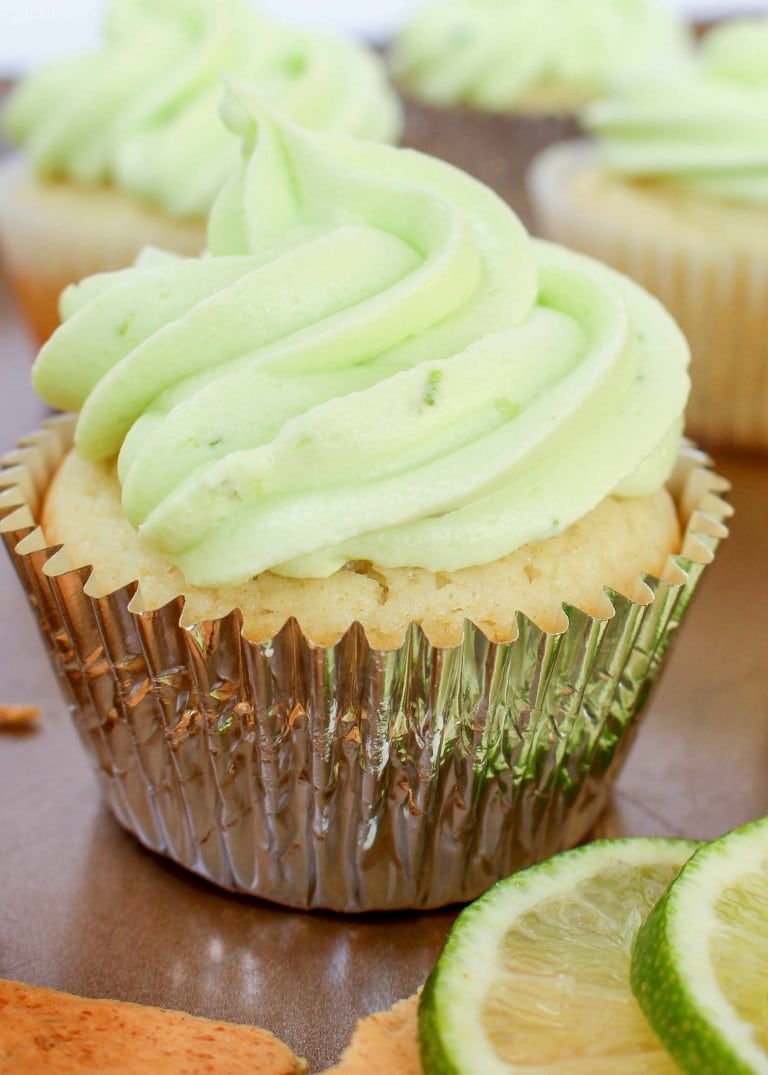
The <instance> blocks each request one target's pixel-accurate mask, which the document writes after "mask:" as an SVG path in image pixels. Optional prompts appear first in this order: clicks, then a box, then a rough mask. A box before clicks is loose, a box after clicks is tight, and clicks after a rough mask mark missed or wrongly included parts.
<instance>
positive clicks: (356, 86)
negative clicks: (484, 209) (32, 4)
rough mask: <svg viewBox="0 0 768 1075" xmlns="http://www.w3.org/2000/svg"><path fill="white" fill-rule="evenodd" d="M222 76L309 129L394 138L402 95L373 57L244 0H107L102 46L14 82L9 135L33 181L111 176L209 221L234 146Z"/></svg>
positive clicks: (128, 188) (139, 193) (171, 209)
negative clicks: (270, 17)
mask: <svg viewBox="0 0 768 1075" xmlns="http://www.w3.org/2000/svg"><path fill="white" fill-rule="evenodd" d="M222 72H225V73H226V74H227V75H228V76H231V77H235V78H238V79H241V80H243V81H244V82H249V83H252V84H253V85H254V86H255V87H258V91H259V94H260V95H261V96H262V97H263V98H264V99H265V100H267V101H269V102H270V103H271V104H272V105H273V106H275V107H278V108H280V109H281V111H283V112H285V114H286V115H287V116H288V117H290V118H291V119H292V120H293V121H294V122H296V123H299V124H302V125H304V126H307V127H310V128H313V129H317V130H324V131H329V132H339V133H343V134H349V135H353V136H355V137H363V138H370V139H373V140H380V141H392V142H396V141H397V139H398V138H399V135H400V131H401V113H400V105H399V102H398V100H397V97H396V95H395V94H394V93H393V91H392V90H391V88H390V87H389V85H388V83H387V79H386V74H385V71H384V67H383V64H382V62H381V61H380V60H379V58H378V57H377V56H375V55H374V54H373V53H372V52H369V51H368V50H366V49H364V48H362V47H361V46H358V45H356V44H353V43H352V42H347V41H342V40H339V39H334V38H331V37H326V36H324V35H322V34H317V33H313V32H309V31H305V30H300V29H295V28H292V27H288V26H280V25H277V24H274V23H271V22H268V21H266V20H265V19H263V18H262V17H261V16H260V15H258V14H257V13H256V12H255V10H254V9H253V7H252V6H251V4H250V3H249V2H248V0H113V2H112V4H111V6H110V9H109V13H108V17H107V21H106V26H105V34H104V41H103V45H102V47H101V48H100V49H99V50H98V51H96V52H94V53H90V54H87V55H81V56H75V57H72V58H69V59H66V60H64V61H62V62H57V63H54V64H51V65H49V66H47V67H44V68H42V69H40V70H39V71H37V72H35V73H34V74H32V75H31V76H30V77H29V78H28V79H26V80H25V81H24V82H23V83H21V85H20V86H19V87H18V88H17V89H16V90H15V91H14V92H13V93H12V94H11V97H10V101H9V103H8V107H7V109H6V113H5V127H6V132H7V134H8V135H9V137H10V138H11V139H12V140H13V141H16V142H19V143H21V144H23V145H25V146H26V147H27V149H28V151H29V153H30V156H31V160H32V163H33V166H34V168H35V171H36V173H37V174H38V175H40V176H42V177H45V178H58V177H64V178H68V179H72V180H75V181H77V182H82V183H102V182H112V183H114V184H115V185H116V186H117V187H119V188H120V189H121V190H123V191H125V192H126V193H129V194H131V195H133V196H136V197H138V198H140V199H142V200H146V201H147V202H149V203H152V204H155V205H158V206H160V207H161V208H162V209H164V210H165V211H166V212H168V213H171V214H172V215H173V216H176V217H193V218H204V217H206V216H207V214H208V211H209V210H210V207H211V204H212V202H213V200H214V197H215V196H216V194H217V193H218V191H219V189H220V188H221V186H222V185H223V183H224V182H225V180H226V178H227V176H228V175H229V174H230V172H231V171H232V169H233V167H234V166H235V164H236V162H237V155H238V148H239V147H238V145H237V142H236V141H235V140H234V139H233V138H232V137H231V135H230V134H229V133H228V132H227V130H226V129H225V128H224V126H223V125H222V123H221V121H220V119H219V115H218V109H219V102H220V100H221V96H222V90H223V87H222V79H221V75H222Z"/></svg>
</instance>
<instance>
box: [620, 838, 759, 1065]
mask: <svg viewBox="0 0 768 1075" xmlns="http://www.w3.org/2000/svg"><path fill="white" fill-rule="evenodd" d="M631 977H632V988H633V989H634V991H635V995H636V996H637V998H638V1000H639V1002H640V1004H641V1006H642V1008H643V1010H644V1011H645V1013H646V1015H647V1017H648V1019H649V1021H650V1022H651V1023H652V1024H653V1026H654V1027H655V1029H656V1032H657V1033H658V1035H659V1037H660V1038H661V1039H662V1040H663V1042H664V1044H665V1045H666V1047H667V1049H668V1050H669V1052H670V1053H671V1054H672V1056H674V1057H675V1059H676V1060H677V1062H678V1064H679V1065H680V1067H681V1068H682V1069H683V1071H687V1072H695V1073H696V1075H714V1073H717V1075H731V1073H734V1075H755V1073H758V1072H759V1073H761V1075H762V1073H764V1072H765V1073H768V818H763V819H762V820H760V821H755V822H752V823H751V824H749V825H745V826H744V827H743V828H741V829H736V830H735V831H734V832H730V833H728V834H727V835H726V836H723V837H722V838H721V839H719V840H715V841H714V843H711V844H706V845H705V846H704V847H702V848H701V850H700V851H698V852H697V853H696V855H695V856H694V857H693V858H692V859H691V861H690V862H689V863H688V865H687V866H686V867H685V869H684V870H683V871H682V873H681V874H680V876H679V877H678V878H677V880H676V881H675V883H674V884H673V885H672V886H671V888H670V889H669V892H668V893H667V894H666V896H664V898H663V899H662V900H661V901H660V903H659V905H658V907H657V908H656V909H655V910H654V911H653V913H652V914H651V915H650V917H649V918H648V921H647V922H646V923H645V925H644V927H643V928H642V929H641V930H640V933H639V936H638V939H637V944H636V947H635V953H634V956H633V960H632V974H631Z"/></svg>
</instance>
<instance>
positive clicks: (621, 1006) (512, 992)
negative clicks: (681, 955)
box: [419, 839, 697, 1075]
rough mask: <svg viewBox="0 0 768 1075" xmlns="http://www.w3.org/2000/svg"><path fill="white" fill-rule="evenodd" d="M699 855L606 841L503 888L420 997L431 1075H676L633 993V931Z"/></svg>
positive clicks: (662, 845) (458, 936)
mask: <svg viewBox="0 0 768 1075" xmlns="http://www.w3.org/2000/svg"><path fill="white" fill-rule="evenodd" d="M696 847H697V845H696V844H693V843H689V842H688V841H682V840H663V839H652V840H651V839H648V840H646V839H635V840H605V841H600V842H597V843H593V844H589V845H588V846H587V847H582V848H578V849H577V850H575V851H568V852H565V853H564V854H562V855H557V856H556V857H555V858H553V859H550V860H549V861H548V862H545V863H542V865H540V866H534V867H532V868H531V869H529V870H525V871H523V872H522V873H518V874H515V875H514V876H513V877H510V878H507V880H505V881H501V882H499V884H497V885H496V886H495V887H494V888H492V889H491V891H490V892H488V893H487V894H486V895H485V896H483V897H482V898H481V899H479V900H478V901H477V902H476V903H474V904H472V905H471V906H470V907H468V908H467V909H466V910H465V911H463V912H462V914H461V915H460V916H459V918H458V919H457V921H456V924H455V925H454V927H453V930H452V931H451V934H450V936H449V938H448V941H447V942H446V946H445V948H444V950H443V952H442V954H441V956H440V959H439V960H438V962H437V965H436V967H435V969H434V971H433V972H432V974H431V976H430V978H429V979H428V981H427V984H426V986H425V987H424V992H423V994H422V999H421V1003H420V1005H419V1038H420V1044H421V1055H422V1064H423V1066H424V1071H425V1072H426V1075H478V1073H482V1075H496V1073H499V1075H502V1073H503V1075H515V1073H518V1072H520V1073H522V1072H525V1073H526V1075H555V1073H557V1075H577V1073H578V1075H608V1073H609V1072H610V1075H624V1073H626V1075H639V1073H640V1072H642V1073H643V1075H666V1073H669V1075H673V1073H674V1075H679V1069H678V1068H677V1067H676V1065H675V1064H673V1063H672V1061H671V1060H670V1059H669V1057H668V1055H667V1053H666V1051H665V1050H664V1049H663V1047H662V1046H661V1044H660V1043H659V1040H658V1038H657V1037H656V1035H655V1034H654V1033H653V1031H652V1030H651V1028H650V1026H649V1025H648V1022H647V1021H646V1019H645V1018H644V1016H643V1013H642V1011H641V1010H640V1007H639V1005H638V1004H637V1002H636V1001H635V999H634V997H633V996H632V990H631V988H630V984H629V973H630V961H631V953H632V945H633V943H634V940H635V937H636V935H637V931H638V930H639V928H640V926H641V924H642V923H643V922H644V921H645V919H646V917H647V915H648V914H649V913H650V911H651V908H652V907H653V905H654V904H655V903H656V901H657V900H658V899H659V898H660V896H661V894H662V893H663V892H664V890H665V889H666V888H667V886H668V885H669V883H670V882H671V881H672V879H673V878H674V877H675V876H676V875H677V873H678V871H679V870H680V867H681V866H682V865H683V863H684V862H685V861H686V860H687V859H688V858H689V857H690V855H691V854H692V853H693V852H694V850H695V849H696Z"/></svg>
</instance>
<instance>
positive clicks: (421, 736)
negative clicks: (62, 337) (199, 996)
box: [0, 420, 730, 911]
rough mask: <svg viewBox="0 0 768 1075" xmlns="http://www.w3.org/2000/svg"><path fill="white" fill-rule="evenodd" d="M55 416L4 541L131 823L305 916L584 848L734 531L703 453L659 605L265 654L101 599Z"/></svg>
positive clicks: (684, 497) (618, 601)
mask: <svg viewBox="0 0 768 1075" xmlns="http://www.w3.org/2000/svg"><path fill="white" fill-rule="evenodd" d="M72 429H73V423H72V421H71V420H55V421H53V422H52V423H50V424H49V426H48V428H47V430H46V431H44V432H43V433H39V434H35V435H33V436H31V437H29V438H27V439H26V440H25V441H23V442H22V443H21V445H20V447H19V449H18V450H17V451H16V452H15V453H13V454H12V455H10V456H8V457H7V458H6V459H5V460H4V463H3V469H2V470H0V487H2V489H3V491H2V492H1V493H0V530H1V531H2V533H3V537H4V540H5V543H6V546H7V548H8V550H9V553H10V555H11V558H12V560H13V562H14V564H15V566H16V569H17V572H18V575H19V578H20V579H21V582H22V585H23V586H24V588H25V590H26V592H27V595H28V597H29V600H30V602H31V605H32V608H33V609H34V611H35V614H36V616H37V619H38V622H39V625H40V629H41V632H42V635H43V638H44V640H45V642H46V644H47V646H48V649H49V651H50V654H51V657H52V660H53V664H54V667H55V669H56V672H57V674H58V677H59V680H60V682H61V684H62V687H63V689H64V692H65V695H66V696H67V699H68V701H69V703H70V708H71V712H72V717H73V719H74V722H75V725H76V727H77V729H78V731H79V733H80V737H81V739H82V741H83V744H84V746H85V748H86V750H87V751H88V753H89V755H90V757H91V759H92V761H93V763H94V765H95V769H96V773H97V775H98V778H99V780H100V783H101V787H102V790H103V793H104V796H105V798H106V800H107V802H108V804H109V806H110V807H111V809H112V811H113V812H114V814H115V816H116V817H117V819H118V820H119V822H120V823H121V824H122V825H123V826H124V827H125V828H126V829H128V830H129V831H130V832H132V833H134V834H135V835H136V836H137V837H138V839H139V840H141V842H142V843H143V844H145V845H146V846H147V847H149V848H151V849H152V850H154V851H156V852H159V853H160V854H163V855H167V856H168V857H170V858H171V859H173V860H174V861H175V862H177V863H179V864H181V865H182V866H185V867H187V869H189V870H192V871H193V872H195V873H196V874H199V875H201V876H202V877H205V878H206V879H208V880H209V881H212V882H214V883H215V884H218V885H221V886H223V887H225V888H227V889H232V890H235V891H237V892H242V893H247V894H249V895H252V896H259V897H263V898H265V899H269V900H274V901H277V902H279V903H282V904H287V905H290V906H293V907H297V908H329V909H333V910H336V911H368V910H379V909H389V910H393V909H398V908H427V907H437V906H440V905H443V904H448V903H452V902H457V901H466V900H471V899H473V898H475V897H476V896H478V895H479V894H480V893H481V892H483V891H484V890H485V889H487V888H488V887H489V886H490V885H491V884H492V883H493V882H494V881H496V880H497V879H498V878H500V877H504V876H506V875H508V874H509V873H511V872H512V871H514V870H516V869H518V868H520V867H523V866H527V865H529V864H530V863H532V862H535V861H538V860H541V859H543V858H545V857H546V856H548V855H551V854H553V853H554V852H556V851H558V850H561V849H563V848H565V847H569V846H571V845H573V844H575V843H577V842H578V841H579V840H581V839H583V838H584V837H585V835H586V834H587V833H588V832H589V830H590V827H591V826H592V825H593V823H594V822H595V820H596V819H597V817H598V815H599V813H600V811H601V809H602V808H603V805H604V803H605V801H606V797H607V795H608V793H609V790H610V787H611V784H612V782H613V780H614V778H615V777H616V775H617V773H618V771H619V768H620V766H621V764H622V762H623V760H624V758H625V756H626V753H627V750H628V747H629V745H630V743H631V741H632V738H633V734H634V732H635V730H636V727H637V723H638V717H639V714H640V711H641V710H642V707H643V705H644V703H645V701H646V699H647V697H648V693H649V690H650V688H651V685H652V683H653V682H654V680H655V678H656V676H657V674H658V672H659V668H660V666H661V664H662V661H663V658H664V654H665V652H666V650H667V647H668V645H669V642H670V640H671V639H672V637H673V636H674V633H675V631H676V628H677V626H678V623H679V622H680V619H681V617H682V616H683V613H684V611H685V609H686V607H687V605H688V602H689V600H690V597H691V594H692V593H693V590H694V588H695V587H696V584H697V583H698V581H699V578H700V576H701V574H702V571H703V570H704V567H705V565H706V564H707V563H709V562H710V561H711V560H712V557H713V554H714V552H715V550H716V548H717V546H718V544H719V542H720V541H721V539H722V538H723V537H724V536H725V535H726V533H727V530H726V528H725V525H724V520H725V518H726V517H727V516H728V514H729V513H730V512H729V508H728V506H727V504H725V503H724V502H723V500H722V499H721V496H720V494H721V493H723V492H724V491H725V489H726V488H727V483H726V482H725V481H724V480H723V479H721V478H719V477H717V476H716V475H715V474H713V473H712V472H711V471H710V470H709V469H707V466H706V462H707V461H706V458H705V457H704V456H702V455H701V454H700V453H698V452H697V451H695V450H694V449H692V448H686V449H685V450H684V451H683V452H682V454H681V457H680V460H679V464H678V467H677V470H676V473H675V475H674V478H673V481H672V483H671V489H672V493H673V495H674V497H675V499H676V501H677V505H678V509H679V513H680V517H681V520H682V523H683V525H684V527H685V539H684V544H683V548H682V552H681V554H680V555H678V556H675V557H673V558H671V559H670V562H669V565H668V570H667V571H666V572H665V576H666V577H665V578H664V579H663V580H660V579H655V578H648V579H647V601H645V602H644V603H637V602H633V601H630V600H628V599H627V598H625V597H622V596H619V595H618V594H610V593H609V597H610V598H611V601H612V604H613V607H614V609H615V613H614V615H613V616H612V617H610V618H609V619H605V620H601V619H595V618H593V617H591V616H588V615H586V614H585V613H583V612H580V611H578V610H576V609H573V608H566V611H567V614H568V619H569V626H568V628H567V629H566V630H564V631H563V632H561V633H559V634H550V633H547V632H546V631H542V630H540V629H539V628H538V627H536V626H535V625H534V624H532V623H531V622H530V621H529V620H527V619H526V618H524V617H522V616H520V617H518V628H519V631H518V637H517V638H516V639H515V641H513V642H509V643H503V644H498V643H494V642H491V641H489V639H488V638H487V637H486V636H485V635H484V634H483V632H482V631H480V630H479V629H478V628H476V627H475V626H473V625H472V624H471V623H469V622H467V623H466V624H465V626H464V631H463V636H462V640H461V643H460V644H459V645H458V646H456V647H452V648H439V647H436V646H432V645H430V643H429V642H428V640H427V639H426V637H425V636H424V634H423V633H422V631H421V629H420V628H419V627H418V626H416V625H412V626H411V627H410V628H409V630H408V632H407V636H406V638H405V641H404V642H403V644H402V645H401V646H400V648H399V649H396V650H391V651H389V650H377V649H374V648H373V647H371V646H370V645H369V643H368V641H367V639H366V635H365V632H364V630H363V628H362V627H361V626H360V625H359V624H355V625H353V626H352V627H351V628H350V629H349V631H347V633H346V634H345V635H344V637H343V638H342V639H341V640H340V641H339V642H338V643H337V644H336V645H335V646H328V647H323V646H318V645H315V644H313V643H312V642H310V641H309V640H308V639H307V638H306V637H305V636H304V635H303V634H302V631H301V628H300V627H299V625H298V624H297V623H296V622H295V621H289V622H288V623H287V624H286V625H285V627H284V628H283V629H282V630H281V631H280V633H279V634H277V635H275V637H274V638H271V639H269V640H268V641H266V642H262V643H258V644H257V643H254V642H251V641H248V640H247V639H245V638H243V636H242V634H241V617H240V614H239V613H238V612H233V613H231V614H230V615H228V616H226V617H224V618H222V619H219V620H214V621H207V622H202V623H197V624H195V625H193V626H190V627H182V626H180V620H181V614H182V610H183V598H181V597H179V598H178V599H176V600H175V601H173V602H171V603H170V604H168V605H166V606H165V607H163V608H161V609H159V610H157V611H154V612H136V611H132V609H131V608H130V607H129V606H130V602H131V599H132V598H133V596H134V594H135V592H136V588H137V587H136V584H133V585H131V586H128V587H126V588H124V589H120V590H117V591H115V592H114V593H110V594H109V595H108V596H105V597H101V598H94V597H91V596H89V595H88V594H87V593H86V590H85V584H86V581H87V579H88V576H89V573H90V572H89V569H87V568H84V569H80V570H67V569H66V568H64V567H57V566H56V561H53V562H51V563H49V561H51V558H52V556H53V554H54V552H55V550H53V549H51V548H46V547H45V543H44V539H43V536H42V533H41V531H40V530H39V529H38V528H37V527H36V523H35V521H36V520H37V519H38V518H39V512H40V509H41V504H42V501H43V498H44V496H45V491H46V489H47V487H48V485H49V483H50V480H51V477H52V476H53V474H54V473H55V471H56V469H57V467H58V466H59V463H60V461H61V459H62V457H63V455H64V454H65V452H66V451H67V450H68V448H69V447H70V445H71V440H72Z"/></svg>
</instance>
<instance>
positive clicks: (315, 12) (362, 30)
mask: <svg viewBox="0 0 768 1075" xmlns="http://www.w3.org/2000/svg"><path fill="white" fill-rule="evenodd" d="M106 2H107V0H0V76H3V75H10V74H16V73H18V71H20V70H24V69H25V68H26V67H28V66H30V65H31V64H35V63H38V62H39V61H40V60H42V59H45V58H47V57H49V56H55V55H57V54H61V53H66V52H72V51H73V50H74V49H77V48H79V47H84V46H87V45H88V44H91V43H93V42H94V41H95V40H96V39H97V34H98V24H99V17H100V13H101V11H102V9H103V8H104V6H105V3H106ZM420 2H423V0H260V2H259V3H258V6H259V8H260V9H261V10H263V11H267V12H270V13H271V14H273V15H275V16H279V17H280V18H286V19H291V20H295V21H301V22H307V23H312V24H313V25H315V26H321V27H323V28H326V29H331V30H343V31H347V32H349V33H352V34H355V35H357V36H359V37H364V38H367V39H369V40H373V41H383V40H385V39H386V38H387V37H388V35H389V34H390V33H391V32H392V30H393V28H394V27H395V26H397V25H398V23H399V22H400V21H402V19H403V18H404V17H405V16H406V15H407V14H408V12H409V11H412V10H413V9H414V8H416V7H417V6H419V3H420ZM531 2H532V3H535V2H536V0H531ZM664 2H665V3H668V4H671V5H673V6H676V7H679V8H681V9H682V10H683V11H685V12H686V13H687V14H689V15H690V16H691V17H695V18H709V17H712V16H717V15H721V14H725V13H737V12H747V11H758V12H760V13H762V14H767V15H768V0H664Z"/></svg>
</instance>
